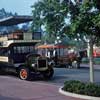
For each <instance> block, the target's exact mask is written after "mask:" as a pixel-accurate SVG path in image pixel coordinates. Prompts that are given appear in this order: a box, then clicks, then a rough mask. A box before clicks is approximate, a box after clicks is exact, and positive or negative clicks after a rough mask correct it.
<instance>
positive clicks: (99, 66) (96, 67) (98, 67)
mask: <svg viewBox="0 0 100 100" xmlns="http://www.w3.org/2000/svg"><path fill="white" fill-rule="evenodd" d="M80 66H81V67H83V68H89V66H90V65H89V64H81V65H80ZM93 66H94V69H99V70H100V65H93Z"/></svg>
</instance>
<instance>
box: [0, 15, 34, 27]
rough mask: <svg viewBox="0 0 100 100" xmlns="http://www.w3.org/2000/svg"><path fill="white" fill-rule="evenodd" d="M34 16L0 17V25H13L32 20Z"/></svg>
mask: <svg viewBox="0 0 100 100" xmlns="http://www.w3.org/2000/svg"><path fill="white" fill-rule="evenodd" d="M32 20H33V19H32V16H10V17H7V18H3V19H0V26H12V25H17V24H21V23H25V22H29V21H32Z"/></svg>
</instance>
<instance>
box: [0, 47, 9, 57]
mask: <svg viewBox="0 0 100 100" xmlns="http://www.w3.org/2000/svg"><path fill="white" fill-rule="evenodd" d="M9 53H10V51H9V50H8V49H7V48H0V56H8V55H9Z"/></svg>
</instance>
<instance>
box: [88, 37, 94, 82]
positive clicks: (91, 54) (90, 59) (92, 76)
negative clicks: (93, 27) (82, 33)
mask: <svg viewBox="0 0 100 100" xmlns="http://www.w3.org/2000/svg"><path fill="white" fill-rule="evenodd" d="M88 49H89V64H90V82H91V83H93V82H94V67H93V41H92V38H91V37H90V41H89V43H88Z"/></svg>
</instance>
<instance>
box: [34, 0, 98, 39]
mask: <svg viewBox="0 0 100 100" xmlns="http://www.w3.org/2000/svg"><path fill="white" fill-rule="evenodd" d="M98 5H100V4H99V0H92V1H91V2H90V0H84V2H83V3H79V2H75V3H72V2H71V1H70V2H69V0H41V1H39V2H36V3H35V4H34V5H33V6H32V8H33V30H37V29H39V28H41V26H45V30H46V32H47V33H49V36H51V37H53V36H55V37H56V36H57V35H62V34H67V35H69V36H70V37H78V36H80V38H82V37H83V36H84V35H90V34H91V35H93V36H99V35H100V11H99V7H98ZM94 8H95V10H94V11H93V9H94ZM68 13H69V14H70V23H71V24H70V25H68V24H66V22H65V19H66V18H68ZM79 34H80V35H79Z"/></svg>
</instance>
